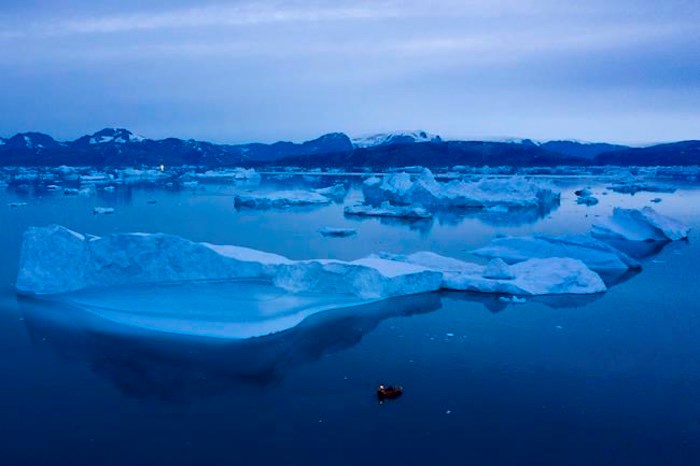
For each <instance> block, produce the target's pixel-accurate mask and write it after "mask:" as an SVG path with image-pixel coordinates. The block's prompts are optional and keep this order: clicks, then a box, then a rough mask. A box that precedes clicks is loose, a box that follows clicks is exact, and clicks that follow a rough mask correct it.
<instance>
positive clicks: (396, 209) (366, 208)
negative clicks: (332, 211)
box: [344, 201, 433, 219]
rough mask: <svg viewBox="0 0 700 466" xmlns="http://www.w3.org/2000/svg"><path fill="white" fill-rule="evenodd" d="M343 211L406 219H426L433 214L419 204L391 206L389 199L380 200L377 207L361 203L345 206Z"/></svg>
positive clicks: (360, 214) (347, 213) (346, 213)
mask: <svg viewBox="0 0 700 466" xmlns="http://www.w3.org/2000/svg"><path fill="white" fill-rule="evenodd" d="M344 212H345V215H357V216H362V217H396V218H406V219H427V218H431V217H432V216H433V214H431V213H430V212H428V211H427V210H426V209H424V208H423V207H421V206H415V207H404V206H393V205H391V204H390V203H389V201H384V202H382V203H381V205H380V206H379V207H372V206H370V205H362V204H357V205H353V206H346V207H345V209H344Z"/></svg>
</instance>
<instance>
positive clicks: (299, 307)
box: [60, 280, 372, 339]
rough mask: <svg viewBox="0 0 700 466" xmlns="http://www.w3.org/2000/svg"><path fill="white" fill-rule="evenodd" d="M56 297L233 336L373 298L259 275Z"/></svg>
mask: <svg viewBox="0 0 700 466" xmlns="http://www.w3.org/2000/svg"><path fill="white" fill-rule="evenodd" d="M60 300H61V302H62V303H65V304H68V305H72V306H74V307H75V308H77V309H81V310H83V311H87V312H88V313H90V314H93V315H96V316H98V317H100V318H102V319H106V320H107V321H109V322H113V323H116V324H120V325H126V326H129V327H136V328H141V329H145V330H150V331H158V332H166V333H174V334H181V335H191V336H201V337H213V338H234V339H239V338H252V337H261V336H265V335H269V334H271V333H277V332H281V331H284V330H287V329H289V328H292V327H295V326H297V325H298V324H299V323H300V322H302V321H303V320H304V319H306V318H307V317H309V316H311V315H313V314H317V313H319V312H323V311H326V310H330V309H341V308H347V307H352V306H360V305H363V304H367V303H368V302H372V300H365V299H361V298H358V297H356V296H351V295H337V294H324V293H291V292H289V291H286V290H284V289H282V288H279V287H276V286H274V285H272V284H270V283H269V282H265V281H260V280H230V281H204V282H182V283H169V284H155V285H153V284H149V285H133V286H118V287H113V288H99V289H88V290H81V291H75V292H71V293H66V294H64V295H61V297H60Z"/></svg>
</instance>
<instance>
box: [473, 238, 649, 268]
mask: <svg viewBox="0 0 700 466" xmlns="http://www.w3.org/2000/svg"><path fill="white" fill-rule="evenodd" d="M474 254H476V255H478V256H482V257H488V258H494V257H499V258H501V259H503V260H504V261H506V262H509V263H515V262H522V261H525V260H528V259H534V258H540V259H543V258H548V257H569V258H572V259H577V260H580V261H581V262H583V263H584V264H586V265H587V266H588V267H589V268H590V269H591V270H594V271H597V272H612V271H624V270H627V269H630V268H632V269H636V268H640V267H641V265H640V264H639V262H637V261H636V260H634V259H632V258H631V257H629V256H628V255H627V254H625V253H623V252H621V251H619V250H618V249H616V248H614V247H612V246H610V245H608V244H607V243H604V242H603V241H599V240H597V239H595V238H592V237H591V236H588V235H568V236H546V235H539V236H506V237H503V238H495V239H493V240H492V241H491V242H490V243H489V245H488V246H484V247H482V248H479V249H476V250H475V251H474Z"/></svg>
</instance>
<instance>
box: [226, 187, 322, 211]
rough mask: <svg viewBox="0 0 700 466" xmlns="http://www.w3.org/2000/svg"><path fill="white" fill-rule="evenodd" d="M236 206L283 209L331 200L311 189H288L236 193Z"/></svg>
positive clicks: (319, 203)
mask: <svg viewBox="0 0 700 466" xmlns="http://www.w3.org/2000/svg"><path fill="white" fill-rule="evenodd" d="M234 203H235V205H236V208H240V207H249V208H256V209H284V208H287V207H297V206H313V205H325V204H330V203H331V200H330V199H329V198H328V197H326V196H324V195H322V194H318V193H315V192H312V191H303V190H290V191H275V192H271V193H259V194H238V195H236V196H235V197H234Z"/></svg>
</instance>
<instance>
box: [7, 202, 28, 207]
mask: <svg viewBox="0 0 700 466" xmlns="http://www.w3.org/2000/svg"><path fill="white" fill-rule="evenodd" d="M28 205H29V204H28V203H27V202H8V203H7V206H8V207H13V208H17V207H26V206H28Z"/></svg>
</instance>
